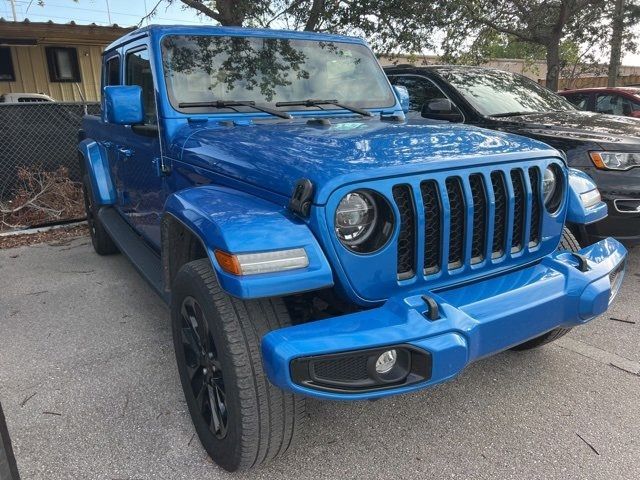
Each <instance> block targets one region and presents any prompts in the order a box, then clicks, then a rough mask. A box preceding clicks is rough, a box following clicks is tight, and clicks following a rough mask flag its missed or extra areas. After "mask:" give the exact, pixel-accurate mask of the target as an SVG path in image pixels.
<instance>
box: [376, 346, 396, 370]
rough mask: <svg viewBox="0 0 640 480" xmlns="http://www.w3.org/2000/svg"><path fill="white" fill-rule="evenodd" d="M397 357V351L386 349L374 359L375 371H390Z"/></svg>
mask: <svg viewBox="0 0 640 480" xmlns="http://www.w3.org/2000/svg"><path fill="white" fill-rule="evenodd" d="M397 359H398V352H396V351H395V350H387V351H386V352H383V353H382V355H380V356H379V357H378V359H377V360H376V372H377V373H379V374H385V373H387V372H390V371H391V369H392V368H393V367H394V365H395V364H396V360H397Z"/></svg>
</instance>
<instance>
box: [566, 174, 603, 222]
mask: <svg viewBox="0 0 640 480" xmlns="http://www.w3.org/2000/svg"><path fill="white" fill-rule="evenodd" d="M597 189H598V187H597V186H596V184H595V182H594V181H593V180H592V178H591V177H590V176H589V175H587V174H586V173H584V172H582V171H580V170H576V169H575V168H570V169H569V194H568V197H569V198H568V202H569V205H568V209H567V221H568V222H570V223H574V224H577V225H588V224H590V223H594V222H597V221H598V220H602V219H603V218H605V217H606V216H607V213H608V212H607V204H606V203H604V202H603V201H600V202H598V203H596V204H595V205H592V206H590V207H585V206H584V204H583V203H582V198H581V197H580V195H581V194H583V193H587V192H591V191H593V190H597Z"/></svg>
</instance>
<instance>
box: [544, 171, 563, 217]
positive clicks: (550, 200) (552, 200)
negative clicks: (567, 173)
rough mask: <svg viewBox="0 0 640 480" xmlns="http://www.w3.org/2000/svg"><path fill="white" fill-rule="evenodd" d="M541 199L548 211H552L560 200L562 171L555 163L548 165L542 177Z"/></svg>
mask: <svg viewBox="0 0 640 480" xmlns="http://www.w3.org/2000/svg"><path fill="white" fill-rule="evenodd" d="M542 199H543V201H544V206H545V208H546V209H547V211H548V212H549V213H554V212H556V211H557V210H558V207H560V203H561V201H562V172H561V171H560V169H559V168H558V166H557V165H555V164H553V165H549V166H548V167H547V168H546V169H545V171H544V176H543V177H542Z"/></svg>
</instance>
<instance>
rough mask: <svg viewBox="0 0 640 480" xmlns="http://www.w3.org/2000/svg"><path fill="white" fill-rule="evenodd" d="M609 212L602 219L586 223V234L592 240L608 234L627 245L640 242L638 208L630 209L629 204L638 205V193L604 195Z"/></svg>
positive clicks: (639, 203)
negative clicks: (631, 194) (632, 194)
mask: <svg viewBox="0 0 640 480" xmlns="http://www.w3.org/2000/svg"><path fill="white" fill-rule="evenodd" d="M603 200H604V201H605V202H606V204H607V207H608V211H609V214H608V215H607V217H606V218H604V219H603V220H600V221H598V222H595V223H593V224H590V225H587V226H586V230H587V234H588V235H589V237H591V239H593V240H596V241H597V240H600V239H603V238H607V237H609V236H613V237H615V238H616V239H617V240H620V241H622V242H625V243H626V244H628V245H637V244H639V243H640V210H639V211H633V210H630V209H629V208H630V207H629V206H634V207H635V206H636V205H638V206H640V194H636V195H634V196H633V197H623V196H621V195H604V194H603Z"/></svg>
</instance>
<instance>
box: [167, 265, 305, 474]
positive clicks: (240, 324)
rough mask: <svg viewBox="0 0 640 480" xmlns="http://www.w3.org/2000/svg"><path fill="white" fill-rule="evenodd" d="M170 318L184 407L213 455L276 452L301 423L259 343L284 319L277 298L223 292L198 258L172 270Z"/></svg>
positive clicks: (237, 463) (297, 405)
mask: <svg viewBox="0 0 640 480" xmlns="http://www.w3.org/2000/svg"><path fill="white" fill-rule="evenodd" d="M171 319H172V331H173V340H174V348H175V353H176V361H177V364H178V373H179V375H180V381H181V383H182V388H183V391H184V394H185V399H186V401H187V407H188V409H189V413H190V414H191V419H192V421H193V424H194V427H195V430H196V433H197V434H198V437H199V438H200V442H201V443H202V446H203V447H204V449H205V450H206V451H207V453H208V454H209V456H210V457H211V458H212V459H213V461H215V462H216V463H217V464H218V465H220V466H221V467H222V468H224V469H225V470H228V471H231V472H232V471H236V470H244V469H248V468H251V467H254V466H257V465H259V464H261V463H263V462H265V461H268V460H271V459H273V458H275V457H277V456H278V455H281V454H283V453H284V452H285V451H286V450H287V449H288V448H289V446H290V445H291V444H292V443H293V440H294V437H295V435H296V432H297V431H298V430H299V429H300V428H301V426H302V423H303V421H304V414H305V403H304V399H303V398H302V397H298V396H296V395H293V394H291V393H288V392H285V391H283V390H281V389H279V388H277V387H275V386H273V385H272V384H271V383H269V380H268V379H267V377H266V375H265V373H264V369H263V366H262V355H261V351H260V341H261V339H262V337H263V336H264V335H265V334H266V333H267V332H269V331H271V330H273V329H276V328H280V327H286V326H289V325H290V324H291V321H290V318H289V314H288V312H287V309H286V307H285V305H284V302H283V301H282V299H279V298H271V299H260V300H251V301H242V300H239V299H236V298H233V297H231V296H229V295H227V294H226V293H225V292H224V291H223V290H222V289H221V288H220V286H219V285H218V282H217V280H216V276H215V273H214V272H213V270H212V268H211V264H210V262H209V259H206V258H205V259H200V260H195V261H193V262H190V263H187V264H186V265H184V266H183V267H182V268H181V269H180V270H179V271H178V274H177V275H176V278H175V281H174V282H173V289H172V294H171ZM198 352H199V353H198ZM214 410H215V413H216V414H215V415H214V414H213V412H214ZM214 417H215V418H214Z"/></svg>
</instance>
